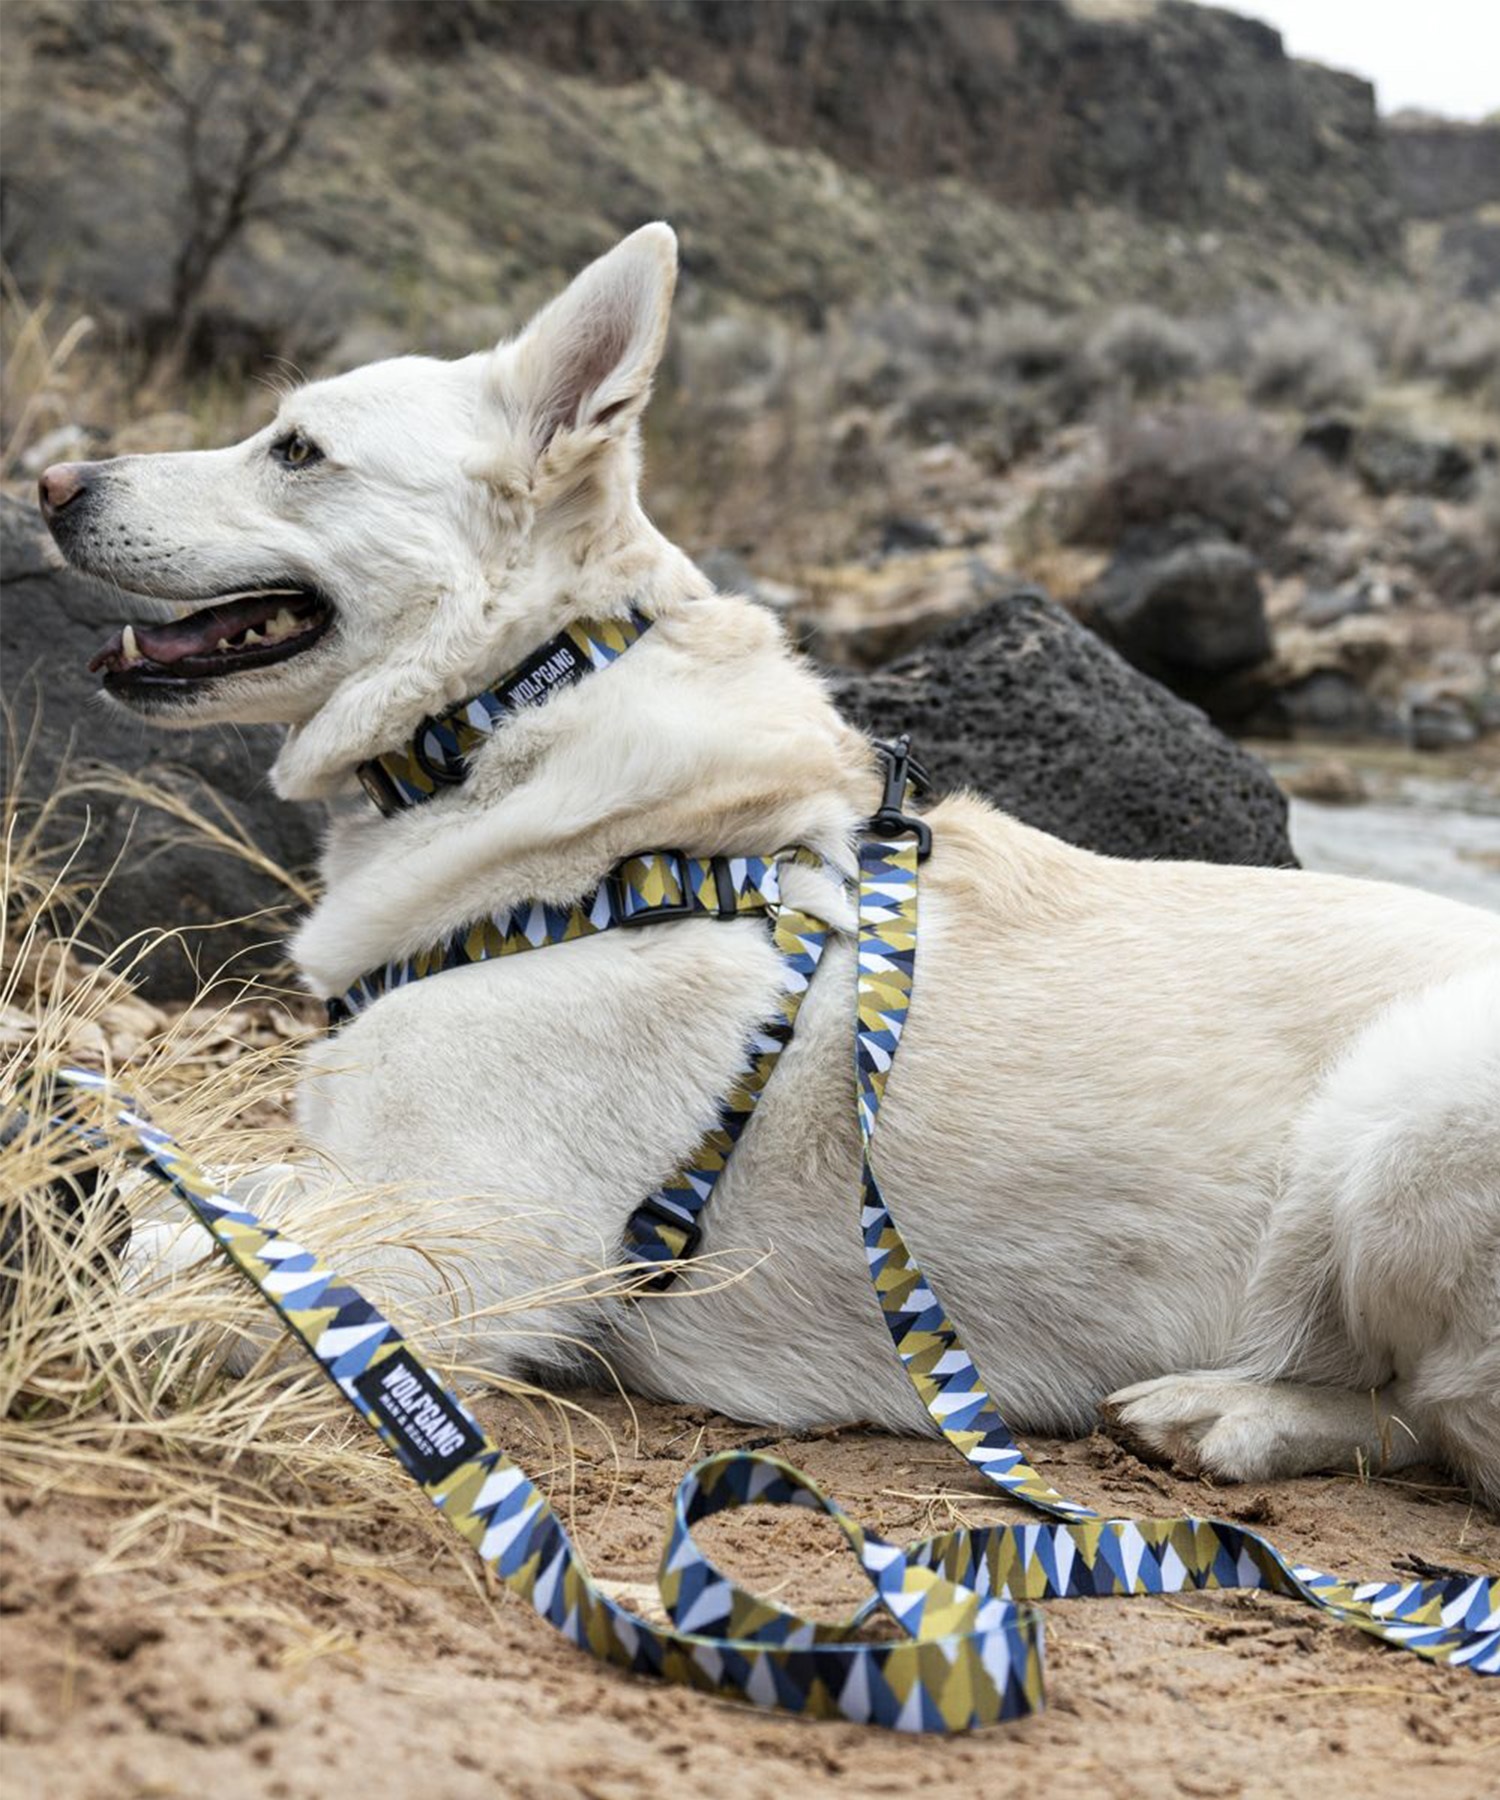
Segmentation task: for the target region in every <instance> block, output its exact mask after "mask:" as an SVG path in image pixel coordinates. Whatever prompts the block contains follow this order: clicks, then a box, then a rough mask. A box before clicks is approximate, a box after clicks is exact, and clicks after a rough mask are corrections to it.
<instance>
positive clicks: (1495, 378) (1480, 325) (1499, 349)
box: [1427, 313, 1500, 406]
mask: <svg viewBox="0 0 1500 1800" xmlns="http://www.w3.org/2000/svg"><path fill="white" fill-rule="evenodd" d="M1427 355H1428V361H1429V363H1430V365H1431V367H1432V370H1433V373H1434V374H1436V375H1437V376H1438V377H1439V379H1440V380H1441V381H1442V383H1443V385H1444V387H1446V388H1447V389H1448V390H1449V391H1450V392H1451V393H1454V394H1459V395H1462V396H1463V397H1464V398H1465V399H1474V400H1482V401H1487V402H1489V403H1490V404H1491V405H1496V406H1500V318H1497V317H1496V316H1495V315H1494V314H1493V313H1474V314H1471V315H1470V316H1468V317H1467V318H1464V319H1461V320H1460V321H1458V322H1457V323H1456V325H1455V327H1454V328H1453V330H1452V332H1451V335H1445V336H1444V337H1442V338H1441V339H1440V340H1439V341H1438V342H1437V343H1435V344H1432V345H1431V346H1430V347H1429V349H1428V353H1427Z"/></svg>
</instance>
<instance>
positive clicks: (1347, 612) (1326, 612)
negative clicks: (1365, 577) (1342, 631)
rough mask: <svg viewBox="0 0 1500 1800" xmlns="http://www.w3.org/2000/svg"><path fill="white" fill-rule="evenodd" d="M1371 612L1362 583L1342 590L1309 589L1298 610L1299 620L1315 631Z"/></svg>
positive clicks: (1368, 598)
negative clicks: (1356, 615) (1358, 614)
mask: <svg viewBox="0 0 1500 1800" xmlns="http://www.w3.org/2000/svg"><path fill="white" fill-rule="evenodd" d="M1369 610H1370V596H1369V593H1368V591H1367V590H1366V589H1365V587H1364V585H1363V584H1362V583H1351V584H1350V585H1349V586H1347V587H1341V588H1309V589H1308V590H1307V592H1306V593H1305V594H1304V595H1303V596H1302V603H1301V605H1300V606H1298V608H1297V618H1298V620H1299V621H1300V622H1301V623H1302V624H1304V625H1310V626H1311V627H1312V628H1313V630H1314V631H1317V630H1320V629H1321V628H1322V627H1323V626H1324V625H1337V624H1338V622H1339V620H1340V619H1347V618H1349V617H1351V616H1352V615H1353V614H1355V613H1362V612H1368V611H1369Z"/></svg>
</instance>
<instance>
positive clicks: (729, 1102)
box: [328, 849, 842, 1288]
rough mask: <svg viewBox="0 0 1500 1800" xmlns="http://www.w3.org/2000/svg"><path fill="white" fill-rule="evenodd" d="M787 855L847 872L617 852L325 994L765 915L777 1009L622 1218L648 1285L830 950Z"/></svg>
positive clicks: (346, 1002)
mask: <svg viewBox="0 0 1500 1800" xmlns="http://www.w3.org/2000/svg"><path fill="white" fill-rule="evenodd" d="M791 863H796V864H800V865H801V866H803V867H806V868H811V869H815V870H817V871H819V872H821V873H823V874H826V875H828V876H830V877H831V878H832V879H833V880H835V881H838V882H840V884H842V877H840V876H839V874H838V872H837V870H835V869H833V868H832V867H831V866H830V865H829V864H827V863H826V862H824V860H823V858H822V857H820V856H818V855H817V854H816V853H815V852H813V851H811V850H806V849H789V850H784V851H781V852H780V853H779V854H778V855H776V856H771V857H767V856H710V857H700V856H686V855H684V854H683V852H682V851H680V850H648V851H642V852H641V853H640V854H638V855H636V856H630V857H626V858H625V859H624V860H623V861H622V862H619V863H617V864H616V865H615V867H614V869H613V870H612V871H611V873H610V874H609V876H608V877H607V878H606V880H604V881H603V882H601V883H600V885H599V887H598V888H596V889H595V890H594V892H593V893H590V894H586V895H585V896H584V897H583V899H581V900H578V901H575V902H573V903H571V904H566V905H553V904H550V903H548V902H544V901H540V900H527V901H523V902H522V903H521V904H520V905H518V906H515V907H510V908H507V909H505V910H504V911H501V912H497V913H493V914H491V915H490V916H489V917H488V918H484V919H478V920H474V921H472V922H471V923H469V924H467V925H464V926H462V927H461V928H460V929H459V930H457V931H455V932H453V933H452V934H451V935H450V936H449V937H447V938H445V939H444V940H442V942H440V943H438V944H436V945H434V946H433V948H432V949H430V950H426V951H423V952H421V953H420V954H419V955H417V956H414V957H409V958H405V959H401V960H397V961H393V962H389V963H386V964H385V965H383V966H382V967H381V968H378V969H371V970H369V971H367V972H366V973H365V974H364V975H362V976H361V977H360V978H359V980H358V981H356V982H355V983H354V985H353V986H352V987H350V988H349V989H348V990H347V991H346V992H345V993H344V994H342V995H341V996H339V997H338V998H337V999H334V1000H330V1001H329V1002H328V1018H329V1023H330V1025H331V1026H333V1027H335V1028H336V1027H337V1026H339V1025H341V1024H343V1023H344V1022H346V1021H347V1020H349V1019H351V1018H353V1017H355V1016H357V1015H358V1014H359V1013H361V1012H362V1011H364V1009H365V1008H366V1007H368V1006H370V1005H372V1004H373V1003H374V1002H375V1001H376V1000H378V999H380V998H381V996H382V995H384V994H388V993H391V992H392V991H394V990H395V989H397V988H402V987H408V986H410V985H411V984H412V983H413V982H416V981H422V980H425V979H426V978H427V977H428V976H431V975H440V974H443V973H445V972H447V971H448V970H452V969H459V968H466V967H468V966H469V965H470V964H473V963H484V962H491V961H493V960H495V959H496V958H498V957H505V956H516V955H520V954H522V953H524V952H526V951H529V950H542V949H547V948H549V947H552V946H555V945H559V944H568V943H574V942H576V941H577V940H579V939H580V938H586V937H595V936H597V935H599V934H600V933H601V932H605V931H614V930H620V929H635V928H638V927H641V926H645V925H654V924H662V923H670V922H673V921H676V920H680V919H691V918H708V919H722V920H731V919H743V918H755V917H759V918H762V919H764V920H765V921H766V922H767V923H768V925H769V927H770V931H771V941H772V943H773V945H774V947H775V949H776V951H777V954H778V956H779V958H780V963H781V975H782V982H781V987H780V990H779V991H778V993H777V995H776V1002H775V1007H776V1010H775V1011H774V1013H773V1014H772V1015H771V1016H770V1017H769V1018H767V1019H765V1020H764V1021H762V1022H761V1024H760V1025H759V1026H758V1027H757V1028H756V1029H755V1030H754V1031H753V1032H752V1033H751V1035H750V1037H749V1039H748V1041H747V1042H746V1044H745V1045H744V1046H743V1052H742V1060H741V1063H740V1066H739V1068H738V1069H737V1070H736V1071H735V1074H734V1077H733V1079H732V1081H731V1082H730V1085H729V1088H728V1090H727V1091H726V1092H725V1093H724V1095H723V1096H722V1097H721V1099H720V1100H719V1103H718V1107H717V1116H716V1118H715V1120H714V1123H713V1124H712V1125H711V1126H710V1127H709V1129H708V1131H707V1132H706V1133H705V1134H704V1136H703V1137H702V1138H701V1139H700V1140H699V1143H698V1145H697V1147H696V1149H695V1150H694V1151H693V1152H692V1154H691V1155H690V1156H689V1157H688V1159H687V1161H686V1162H685V1163H684V1164H683V1165H682V1167H681V1168H679V1169H678V1170H677V1171H676V1172H675V1173H674V1174H673V1175H672V1176H671V1178H670V1179H669V1180H667V1181H666V1182H664V1183H663V1184H662V1186H661V1187H659V1188H658V1189H657V1190H656V1191H655V1193H653V1194H650V1195H648V1196H647V1197H646V1198H645V1199H644V1200H642V1201H641V1202H640V1204H639V1205H638V1206H637V1207H636V1208H635V1210H634V1211H633V1212H632V1213H631V1215H630V1218H629V1220H628V1221H627V1222H626V1227H625V1240H624V1254H625V1257H626V1259H627V1260H628V1261H630V1262H635V1263H640V1264H642V1265H646V1266H650V1267H653V1268H655V1269H656V1270H657V1271H658V1272H657V1274H656V1275H655V1277H654V1279H652V1280H651V1281H650V1282H648V1283H647V1284H646V1285H647V1286H650V1287H652V1288H663V1287H667V1286H670V1284H671V1283H672V1281H673V1280H675V1278H676V1276H677V1273H678V1265H679V1264H680V1263H681V1262H682V1260H683V1259H684V1258H686V1257H689V1256H691V1255H692V1254H693V1252H694V1251H695V1250H696V1249H697V1248H698V1244H699V1242H700V1241H701V1239H702V1236H703V1228H702V1224H701V1217H702V1214H703V1210H704V1208H705V1207H706V1206H707V1205H708V1203H709V1200H710V1199H711V1198H712V1196H713V1192H714V1188H715V1186H716V1185H717V1183H718V1180H719V1177H720V1176H721V1175H722V1174H723V1172H724V1169H725V1167H726V1165H727V1164H728V1161H729V1157H730V1153H731V1152H732V1151H733V1149H734V1147H735V1145H736V1144H737V1143H738V1142H739V1139H740V1135H741V1133H742V1132H743V1131H744V1129H745V1126H746V1125H747V1124H748V1123H749V1121H750V1117H751V1114H752V1113H753V1112H754V1110H755V1105H756V1102H757V1101H758V1100H759V1098H760V1096H761V1094H762V1093H764V1092H765V1088H766V1084H767V1082H768V1081H769V1080H770V1079H771V1075H772V1073H773V1071H774V1070H775V1068H776V1064H777V1062H778V1060H779V1059H780V1056H781V1052H782V1051H783V1050H784V1049H785V1047H786V1045H787V1044H788V1043H789V1042H790V1040H791V1036H792V1030H793V1027H794V1026H795V1024H796V1021H797V1013H798V1009H799V1008H800V1007H801V1005H802V997H803V995H804V994H805V993H806V992H807V986H808V982H809V981H810V980H811V978H812V973H813V970H814V969H815V968H816V967H817V961H818V957H819V956H820V955H821V954H822V949H823V943H824V937H823V936H821V935H820V936H817V937H816V938H811V939H810V938H807V937H806V936H804V935H803V934H802V933H801V932H799V930H798V928H797V925H796V919H797V917H798V916H799V915H797V914H795V913H794V912H792V911H790V910H789V909H787V908H785V907H783V905H782V903H781V871H782V869H784V868H785V867H786V866H787V865H788V864H791Z"/></svg>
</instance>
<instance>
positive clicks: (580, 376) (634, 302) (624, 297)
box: [496, 224, 677, 451]
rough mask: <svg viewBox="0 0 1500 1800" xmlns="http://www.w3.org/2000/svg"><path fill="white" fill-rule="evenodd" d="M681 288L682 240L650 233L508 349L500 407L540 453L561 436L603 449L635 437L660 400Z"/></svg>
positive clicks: (627, 244) (593, 267)
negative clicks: (637, 423)
mask: <svg viewBox="0 0 1500 1800" xmlns="http://www.w3.org/2000/svg"><path fill="white" fill-rule="evenodd" d="M676 284H677V234H676V233H675V232H674V231H673V230H672V227H671V226H670V225H662V224H656V225H643V226H642V227H641V228H640V230H639V231H633V232H632V233H631V234H630V236H629V237H628V238H625V239H623V240H622V241H621V242H620V243H618V244H616V245H615V247H614V249H613V250H610V251H608V252H607V253H606V254H605V255H604V256H601V257H600V258H599V260H598V261H597V262H593V263H590V264H589V266H588V267H587V268H586V269H585V270H584V271H583V273H582V274H581V275H579V276H577V277H576V279H575V280H574V281H573V282H572V284H571V285H570V286H569V287H568V288H566V289H565V290H564V291H563V292H562V293H561V294H560V295H559V296H558V297H557V299H556V300H554V301H552V302H551V304H550V305H548V306H546V307H545V308H543V310H542V311H541V312H539V313H538V314H537V316H536V317H535V318H534V319H533V320H532V321H531V323H530V324H529V325H528V326H527V327H526V329H525V331H523V332H522V333H521V335H520V337H518V338H517V339H515V341H514V342H513V343H510V344H503V345H501V347H500V349H499V350H498V351H497V352H496V357H497V359H501V360H499V362H498V364H497V368H496V386H497V390H498V391H497V398H498V399H499V401H500V403H501V405H502V406H503V407H504V409H505V411H506V412H507V413H508V414H510V415H511V416H512V418H513V419H514V420H515V422H516V423H518V424H523V423H524V425H525V427H526V428H527V430H528V433H529V436H530V438H531V442H532V445H533V447H534V448H535V449H536V450H538V451H541V450H545V449H546V448H547V447H548V446H549V445H551V443H552V441H553V439H554V438H556V437H558V436H559V434H560V433H565V432H566V433H572V432H576V433H578V434H580V436H581V437H587V438H591V439H593V440H595V441H603V440H604V439H605V438H608V437H614V436H617V435H620V434H621V433H623V432H624V431H626V430H627V429H628V428H629V426H630V425H631V423H632V422H633V421H634V420H635V419H636V418H637V417H638V416H639V414H640V411H641V409H642V407H644V405H645V403H646V399H647V396H648V395H649V394H650V391H651V377H652V376H653V375H654V374H655V372H656V365H657V363H658V362H659V361H660V360H661V352H662V346H663V344H664V343H665V342H666V336H667V321H668V317H669V315H670V312H671V307H672V289H673V288H674V287H675V286H676ZM581 447H582V446H581V445H580V448H581Z"/></svg>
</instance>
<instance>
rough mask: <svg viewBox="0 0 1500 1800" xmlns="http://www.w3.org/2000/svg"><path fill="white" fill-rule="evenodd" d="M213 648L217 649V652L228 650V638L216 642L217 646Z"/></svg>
mask: <svg viewBox="0 0 1500 1800" xmlns="http://www.w3.org/2000/svg"><path fill="white" fill-rule="evenodd" d="M215 648H216V649H219V650H227V649H228V648H229V639H228V638H220V639H219V641H218V644H217V645H216V646H215Z"/></svg>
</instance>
